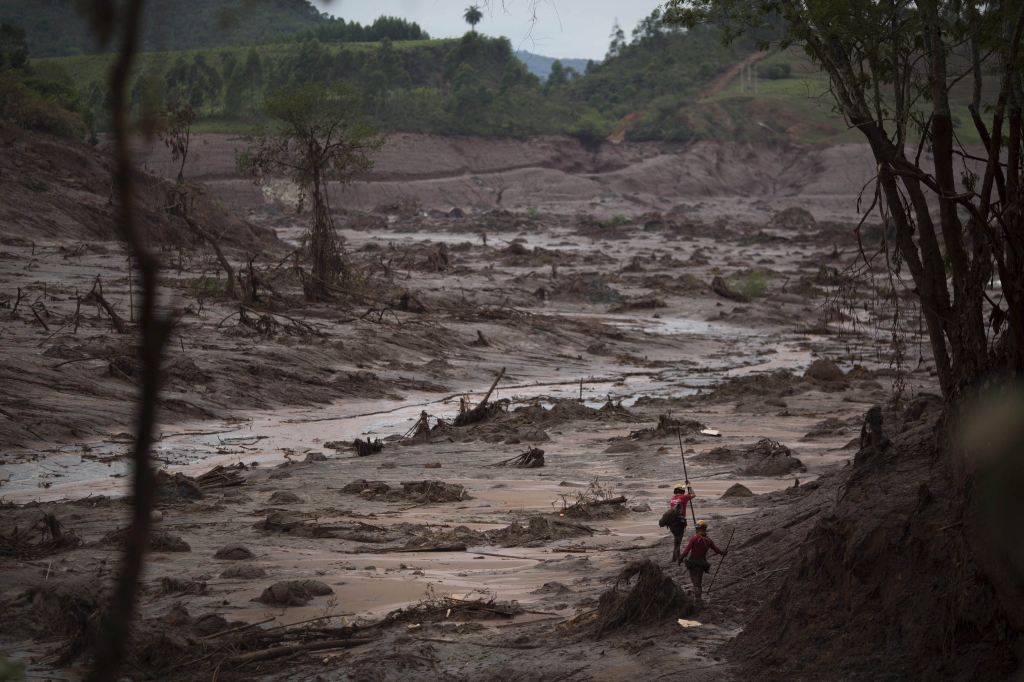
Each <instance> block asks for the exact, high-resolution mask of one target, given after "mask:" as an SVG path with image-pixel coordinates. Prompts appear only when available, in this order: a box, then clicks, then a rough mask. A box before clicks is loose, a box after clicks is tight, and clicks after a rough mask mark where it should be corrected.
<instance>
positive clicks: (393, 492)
mask: <svg viewBox="0 0 1024 682" xmlns="http://www.w3.org/2000/svg"><path fill="white" fill-rule="evenodd" d="M401 486H402V490H398V489H396V488H393V487H391V486H390V485H388V484H387V483H385V482H384V481H367V480H366V479H363V478H359V479H356V480H354V481H352V482H351V483H349V484H347V485H345V486H344V487H343V488H342V489H341V492H343V493H347V494H349V495H359V496H360V497H361V498H363V499H364V500H372V501H375V502H411V503H413V504H425V503H427V502H462V501H463V500H471V499H473V498H472V497H470V495H469V493H468V492H466V486H464V485H457V484H455V483H445V482H444V481H412V482H407V483H402V484H401Z"/></svg>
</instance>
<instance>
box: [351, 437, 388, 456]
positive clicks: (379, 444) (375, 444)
mask: <svg viewBox="0 0 1024 682" xmlns="http://www.w3.org/2000/svg"><path fill="white" fill-rule="evenodd" d="M352 449H353V450H355V451H356V455H357V456H359V457H367V456H369V455H372V454H374V453H377V452H380V451H381V450H383V449H384V442H383V441H382V440H381V439H380V438H374V439H373V440H372V441H371V440H370V439H369V438H367V439H366V440H365V441H364V440H361V439H359V438H356V439H355V440H354V441H352Z"/></svg>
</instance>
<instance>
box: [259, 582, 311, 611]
mask: <svg viewBox="0 0 1024 682" xmlns="http://www.w3.org/2000/svg"><path fill="white" fill-rule="evenodd" d="M312 598H313V595H311V594H310V593H309V592H307V591H306V590H305V589H303V587H302V583H301V582H299V581H297V580H288V581H284V582H279V583H274V584H273V585H271V586H270V587H268V588H267V589H265V590H263V594H261V595H260V598H259V602H260V603H261V604H267V605H269V606H305V605H306V604H308V603H309V602H310V600H312Z"/></svg>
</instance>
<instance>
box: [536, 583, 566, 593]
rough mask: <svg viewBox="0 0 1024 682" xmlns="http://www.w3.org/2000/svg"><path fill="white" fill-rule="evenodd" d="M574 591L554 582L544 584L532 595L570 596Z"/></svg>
mask: <svg viewBox="0 0 1024 682" xmlns="http://www.w3.org/2000/svg"><path fill="white" fill-rule="evenodd" d="M571 592H572V589H571V588H569V587H567V586H566V585H563V584H562V583H560V582H557V581H552V582H549V583H544V584H543V585H541V586H540V587H538V588H537V589H536V590H534V591H533V592H531V593H530V594H569V593H571Z"/></svg>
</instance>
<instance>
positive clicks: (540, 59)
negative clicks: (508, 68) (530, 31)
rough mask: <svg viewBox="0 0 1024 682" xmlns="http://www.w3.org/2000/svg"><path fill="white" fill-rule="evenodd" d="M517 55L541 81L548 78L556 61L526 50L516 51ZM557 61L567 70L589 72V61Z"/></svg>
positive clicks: (553, 58)
mask: <svg viewBox="0 0 1024 682" xmlns="http://www.w3.org/2000/svg"><path fill="white" fill-rule="evenodd" d="M515 55H516V57H519V61H521V62H522V63H523V64H525V65H526V68H527V70H529V72H530V73H532V74H533V75H535V76H537V77H538V78H541V79H543V78H547V77H548V74H550V73H551V65H552V64H554V63H555V61H556V58H555V57H545V56H543V55H539V54H533V53H532V52H527V51H526V50H516V52H515ZM557 61H560V62H562V66H564V67H565V68H567V69H569V68H571V69H575V71H576V72H577V73H580V74H582V73H584V72H585V71H586V70H587V64H588V63H589V62H590V60H589V59H558V60H557Z"/></svg>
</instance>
